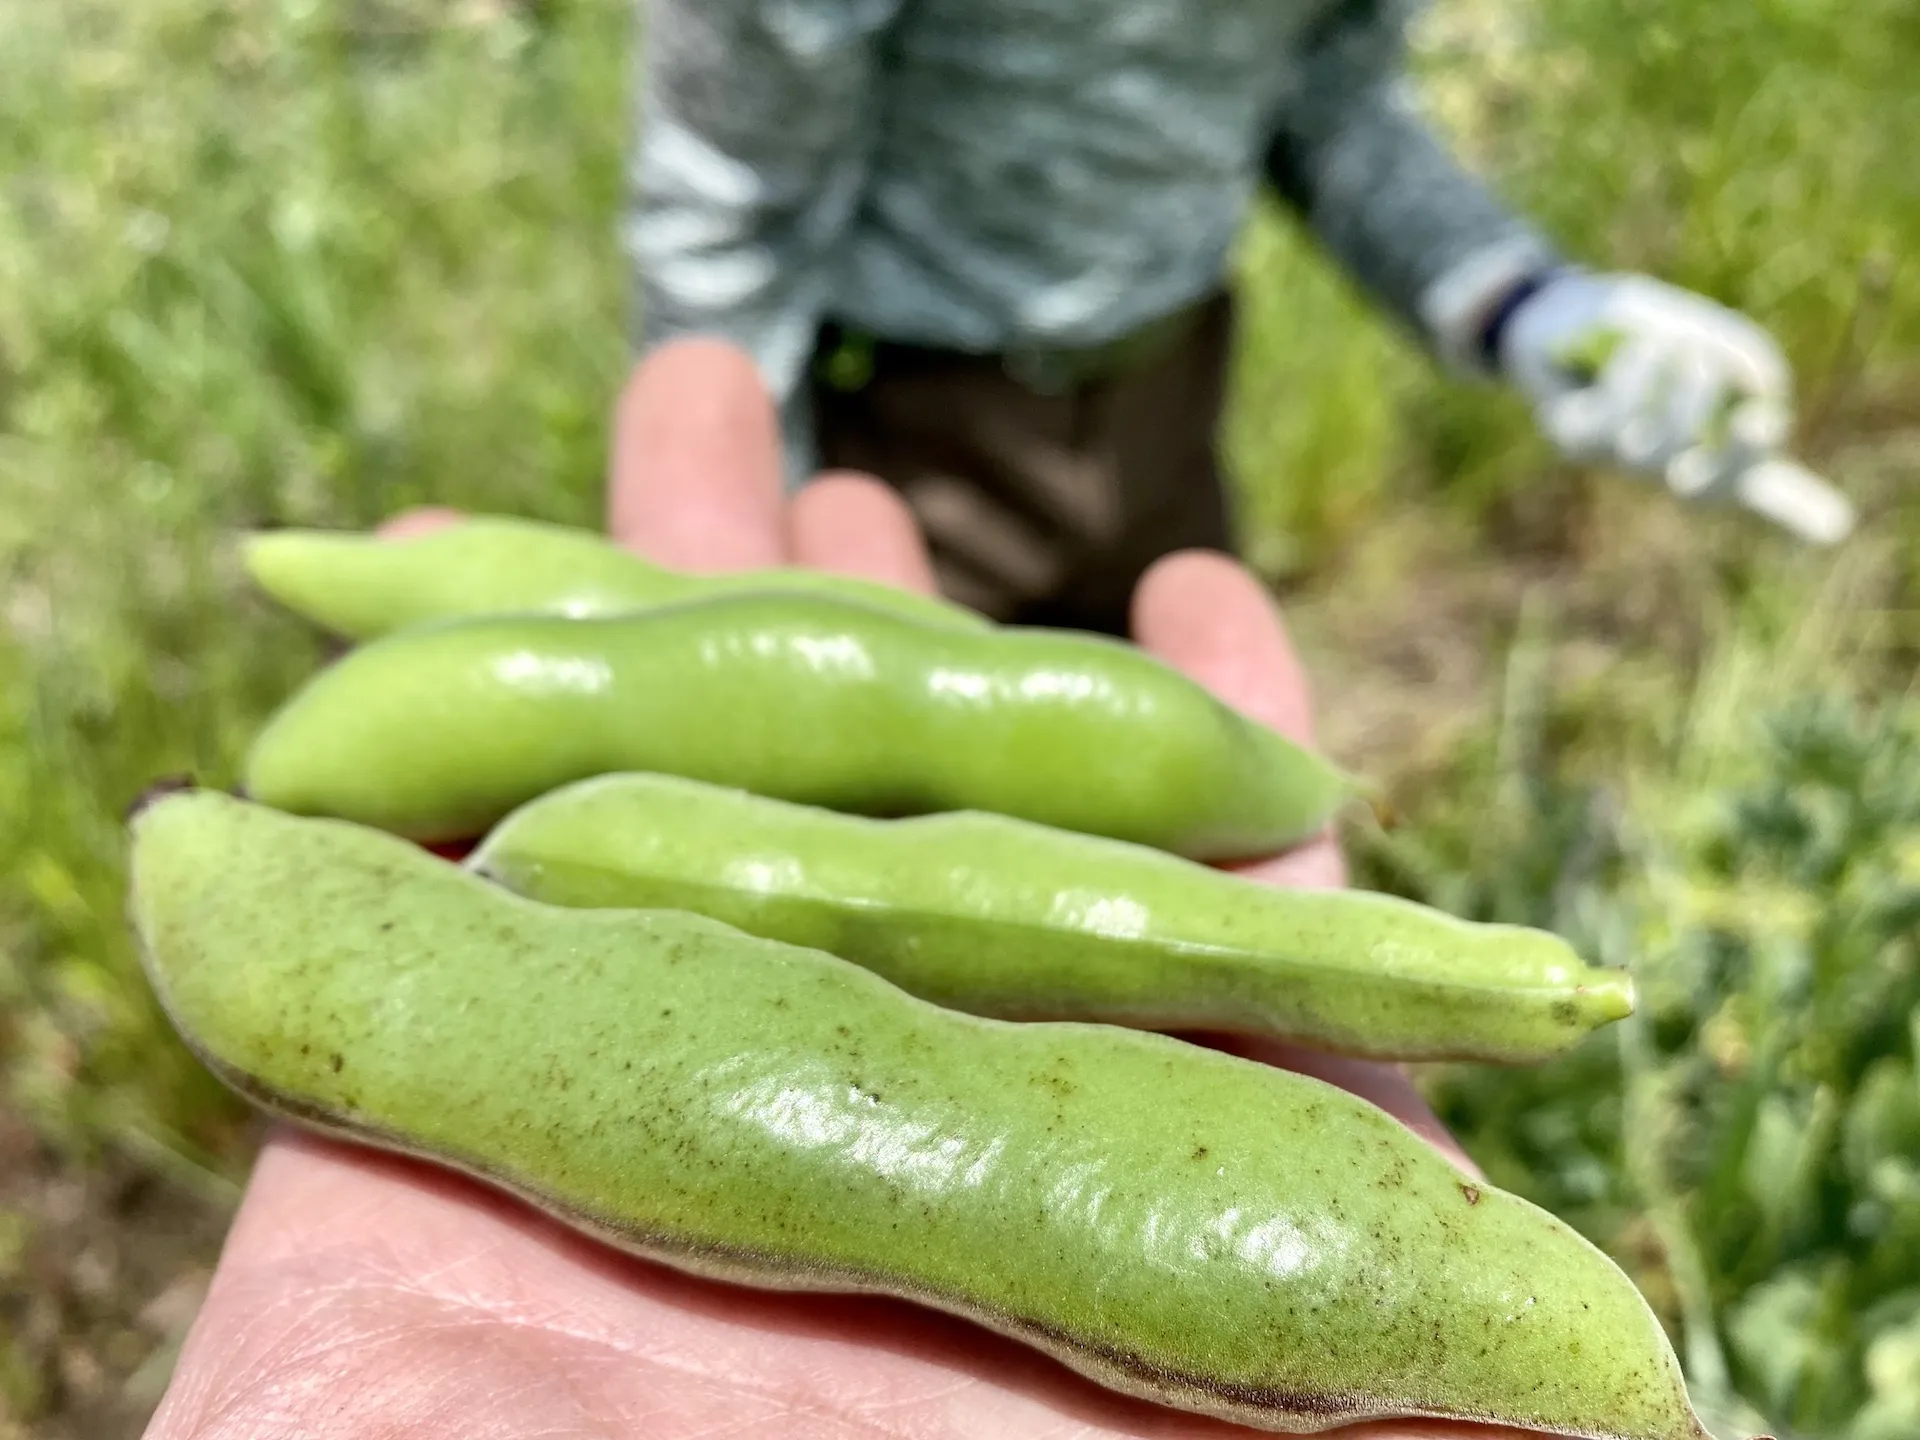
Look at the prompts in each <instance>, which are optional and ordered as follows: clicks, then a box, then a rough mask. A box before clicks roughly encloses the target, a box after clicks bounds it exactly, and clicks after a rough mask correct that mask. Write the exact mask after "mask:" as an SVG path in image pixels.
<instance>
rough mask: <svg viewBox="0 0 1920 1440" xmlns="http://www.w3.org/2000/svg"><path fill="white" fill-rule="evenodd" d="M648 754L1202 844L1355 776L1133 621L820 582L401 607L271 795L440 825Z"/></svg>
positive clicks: (391, 825)
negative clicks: (1081, 626) (1114, 628)
mask: <svg viewBox="0 0 1920 1440" xmlns="http://www.w3.org/2000/svg"><path fill="white" fill-rule="evenodd" d="M632 770H651V771H658V772H660V773H663V774H670V775H684V776H686V777H688V778H690V779H696V780H709V781H713V782H715V783H717V784H724V785H734V786H737V787H739V788H741V789H743V790H751V791H753V792H754V793H756V794H761V795H770V796H774V797H777V798H780V799H786V800H796V801H804V802H807V803H810V804H816V805H824V806H827V807H828V808H831V809H836V810H849V811H856V812H860V813H864V814H890V815H902V814H920V813H925V812H929V811H937V810H987V811H993V812H995V813H999V814H1006V815H1017V816H1021V817H1023V818H1026V819H1030V820H1037V821H1041V822H1044V823H1047V824H1052V825H1057V826H1060V827H1061V828H1063V829H1068V830H1083V831H1087V832H1089V833H1092V834H1100V835H1111V836H1113V837H1115V838H1117V839H1124V840H1133V841H1137V842H1139V843H1142V844H1148V845H1154V846H1157V847H1159V848H1162V849H1168V850H1176V851H1179V852H1181V853H1183V854H1189V855H1193V856H1196V857H1198V858H1202V859H1224V858H1234V857H1239V856H1246V855H1260V854H1270V853H1272V852H1274V851H1276V850H1279V849H1281V848H1283V847H1284V846H1286V845H1288V844H1290V843H1292V842H1294V841H1297V840H1299V839H1301V838H1303V837H1304V836H1307V835H1310V834H1312V833H1313V832H1314V831H1315V830H1317V829H1319V828H1320V826H1321V825H1322V824H1324V823H1325V821H1326V819H1327V817H1328V815H1329V813H1330V812H1331V811H1332V810H1333V808H1334V807H1335V806H1336V805H1337V804H1338V803H1339V801H1340V800H1341V798H1342V797H1343V794H1344V792H1345V784H1344V781H1343V779H1342V777H1341V776H1340V775H1339V774H1338V773H1337V772H1336V771H1334V770H1333V769H1332V767H1330V766H1329V765H1327V764H1326V762H1324V761H1323V760H1321V759H1319V758H1318V757H1316V756H1314V755H1311V754H1309V753H1308V752H1307V751H1305V750H1303V749H1302V748H1300V747H1299V746H1297V745H1294V744H1293V743H1292V742H1290V741H1288V740H1287V739H1285V738H1284V737H1282V736H1281V735H1278V734H1276V733H1275V732H1274V731H1272V730H1269V729H1267V728H1266V727H1265V726H1262V725H1259V724H1256V723H1255V722H1254V721H1253V720H1251V719H1248V718H1247V717H1245V716H1243V715H1241V714H1239V713H1238V712H1236V711H1234V710H1231V709H1229V708H1228V707H1227V706H1225V705H1223V704H1221V703H1220V702H1219V701H1218V700H1216V699H1214V698H1213V696H1211V695H1209V694H1208V693H1207V692H1206V691H1205V690H1203V689H1202V688H1201V687H1200V686H1198V685H1196V684H1195V683H1194V682H1192V681H1191V680H1188V679H1187V678H1186V677H1185V676H1184V675H1181V674H1180V673H1179V672H1177V671H1175V670H1173V669H1170V668H1169V667H1167V666H1165V665H1162V664H1160V663H1159V662H1158V661H1156V660H1154V659H1152V658H1151V657H1149V656H1147V655H1145V654H1143V653H1141V652H1140V651H1138V650H1136V649H1134V648H1133V647H1132V646H1129V645H1123V644H1121V643H1119V642H1118V641H1113V640H1107V639H1105V638H1103V637H1098V636H1091V635H1076V634H1069V633H1066V632H1063V631H1049V630H1019V629H999V630H988V631H982V632H979V633H975V632H972V631H966V630H940V629H934V628H933V627H931V626H926V625H920V624H916V623H915V622H913V621H911V620H907V619H903V618H902V617H900V616H897V615H889V614H886V613H884V612H882V611H878V610H873V609H870V608H868V607H866V606H863V605H857V604H853V603H850V602H847V601H844V600H831V599H827V598H825V597H822V596H799V595H756V594H749V595H736V596H727V597H722V598H719V599H713V600H701V601H693V602H689V603H687V604H682V605H676V606H672V607H669V608H666V609H661V610H651V611H647V612H645V613H642V614H637V615H625V616H618V617H612V618H605V619H590V620H569V619H561V618H554V617H539V616H535V617H499V618H493V619H477V620H462V621H449V622H446V623H444V624H440V625H435V626H430V627H425V628H422V629H418V630H407V631H402V632H401V633H399V634H397V635H390V636H388V637H387V638H386V639H384V640H377V641H375V642H374V643H373V644H371V645H368V646H364V647H362V648H360V649H358V650H355V651H353V652H352V653H351V654H349V655H347V656H346V657H345V658H344V659H342V660H341V661H339V662H338V663H337V664H335V665H333V666H332V667H330V668H329V669H327V670H325V671H323V672H322V673H320V674H319V675H318V676H316V677H314V679H313V680H312V681H311V682H309V684H308V685H307V687H306V688H305V689H304V690H302V691H301V692H300V693H299V694H297V695H296V696H295V697H294V698H293V699H292V700H291V701H289V702H288V703H287V704H286V705H285V706H284V707H283V708H282V709H281V711H280V713H279V714H278V715H276V716H275V717H274V718H273V720H272V721H271V723H270V724H269V725H268V726H267V727H266V729H265V730H264V731H263V732H262V733H261V734H260V735H259V736H258V737H257V739H256V741H255V743H254V746H253V750H252V753H251V754H250V755H249V757H248V760H247V767H246V788H247V791H248V793H250V794H251V795H252V796H253V797H254V798H256V799H258V800H262V801H265V802H266V803H267V804H269V805H273V806H276V807H278V808H279V809H282V810H290V811H294V812H296V813H300V814H322V815H332V816H335V817H338V818H340V819H343V820H357V821H360V822H362V823H364V824H369V825H377V826H379V827H380V828H382V829H387V830H393V831H396V832H397V833H399V834H402V835H406V836H409V837H411V838H414V839H419V840H428V841H432V840H443V839H458V838H465V837H471V836H477V835H479V834H480V833H481V832H482V831H484V830H485V829H486V828H487V827H488V826H490V825H492V824H493V823H494V822H495V821H497V820H499V819H500V818H501V817H502V816H504V815H505V814H506V813H507V812H508V811H509V810H511V809H513V808H514V807H515V806H517V805H521V804H524V803H525V802H526V801H528V800H531V799H533V798H534V797H535V796H537V795H542V794H545V793H546V792H547V791H549V790H552V789H554V788H556V787H557V786H560V785H563V784H565V783H567V782H568V781H570V780H581V779H586V778H587V777H589V776H593V775H602V774H607V773H609V772H613V771H632Z"/></svg>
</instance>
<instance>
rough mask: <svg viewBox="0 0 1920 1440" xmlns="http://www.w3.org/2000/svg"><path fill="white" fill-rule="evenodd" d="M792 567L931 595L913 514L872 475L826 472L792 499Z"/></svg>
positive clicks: (929, 576)
mask: <svg viewBox="0 0 1920 1440" xmlns="http://www.w3.org/2000/svg"><path fill="white" fill-rule="evenodd" d="M787 545H788V549H789V551H790V553H791V554H792V556H793V559H794V562H795V563H796V564H800V565H806V566H809V567H811V568H813V569H816V570H828V571H832V572H834V573H835V574H840V575H857V576H860V577H861V578H863V579H867V580H877V581H879V582H881V583H882V584H887V585H894V586H897V587H899V588H900V589H902V590H912V591H916V592H918V593H920V594H923V595H931V594H934V593H935V591H936V590H937V588H938V586H937V583H936V581H935V579H934V574H933V562H932V561H931V560H930V559H929V558H928V556H927V547H926V544H925V542H924V541H923V540H922V539H921V536H920V527H919V526H918V525H917V524H916V523H915V521H914V518H913V511H912V510H911V509H910V508H909V507H908V505H907V502H906V501H905V500H903V499H902V498H901V497H900V496H899V494H897V493H896V492H895V491H894V490H893V489H892V487H890V486H888V485H887V484H885V483H884V482H882V481H880V480H876V479H875V478H874V477H873V476H871V475H862V474H858V473H856V472H853V471H845V470H842V471H829V472H827V473H825V474H823V475H821V476H820V477H819V478H818V479H816V480H814V481H813V482H812V483H811V484H809V485H807V486H806V488H805V489H803V490H801V492H800V493H799V494H798V495H796V496H795V497H794V500H793V504H792V505H791V506H790V507H788V512H787Z"/></svg>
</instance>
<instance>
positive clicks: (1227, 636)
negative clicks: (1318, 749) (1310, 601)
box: [1131, 550, 1313, 745]
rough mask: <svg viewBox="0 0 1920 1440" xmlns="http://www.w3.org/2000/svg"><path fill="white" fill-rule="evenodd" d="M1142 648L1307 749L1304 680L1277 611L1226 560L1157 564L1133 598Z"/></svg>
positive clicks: (1195, 555)
mask: <svg viewBox="0 0 1920 1440" xmlns="http://www.w3.org/2000/svg"><path fill="white" fill-rule="evenodd" d="M1131 618H1132V627H1133V635H1134V639H1135V640H1136V641H1137V642H1138V643H1139V645H1140V648H1141V649H1143V650H1145V651H1147V652H1148V653H1150V654H1153V655H1157V656H1158V657H1159V658H1160V659H1162V660H1164V661H1166V662H1167V663H1168V664H1169V665H1172V666H1173V667H1174V668H1176V669H1178V670H1182V671H1185V672H1186V673H1187V674H1188V675H1191V676H1192V677H1193V678H1194V679H1196V680H1198V681H1199V682H1200V683H1201V684H1202V685H1205V686H1206V687H1207V688H1208V689H1209V690H1211V691H1212V692H1213V693H1214V694H1215V695H1218V696H1219V697H1220V698H1221V699H1222V700H1224V701H1226V702H1227V703H1228V704H1229V705H1231V706H1233V707H1234V708H1235V709H1237V710H1240V711H1243V712H1244V713H1246V714H1248V715H1251V716H1252V717H1253V718H1254V719H1256V720H1259V721H1261V722H1262V723H1264V724H1267V725H1271V726H1272V727H1273V728H1274V729H1276V730H1278V731H1279V732H1280V733H1281V734H1283V735H1285V736H1287V737H1288V738H1289V739H1292V740H1296V741H1298V742H1299V743H1301V744H1303V745H1311V744H1312V743H1313V704H1312V700H1311V697H1310V696H1309V694H1308V691H1307V677H1306V672H1305V670H1304V669H1303V668H1302V667H1301V664H1300V658H1299V656H1298V655H1297V654H1295V653H1294V648H1293V641H1292V640H1291V639H1290V638H1289V637H1288V635H1287V630H1286V626H1285V625H1284V624H1283V623H1282V622H1281V619H1280V612H1279V610H1278V609H1277V608H1276V607H1275V606H1274V604H1273V602H1272V600H1270V599H1269V598H1268V596H1267V592H1266V590H1265V588H1264V587H1263V586H1262V585H1261V584H1260V582H1259V581H1258V580H1255V579H1254V578H1253V576H1252V575H1250V574H1248V573H1247V571H1246V570H1245V569H1244V568H1243V567H1242V566H1241V565H1239V564H1238V563H1237V562H1236V561H1234V560H1232V559H1230V558H1228V557H1227V556H1225V555H1221V554H1218V553H1217V552H1214V551H1210V550H1183V551H1180V552H1179V553H1177V554H1174V555H1169V556H1167V557H1165V558H1164V559H1162V560H1159V561H1157V562H1156V563H1155V564H1154V565H1153V566H1151V567H1150V568H1149V569H1148V570H1147V572H1146V574H1145V575H1143V576H1142V577H1141V579H1140V583H1139V585H1138V586H1137V587H1136V588H1135V590H1134V592H1133V613H1132V617H1131Z"/></svg>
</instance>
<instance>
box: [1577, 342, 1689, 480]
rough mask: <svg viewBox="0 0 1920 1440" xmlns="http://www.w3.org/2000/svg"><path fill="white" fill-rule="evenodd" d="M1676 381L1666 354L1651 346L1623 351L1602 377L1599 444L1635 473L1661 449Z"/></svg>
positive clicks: (1597, 418)
mask: <svg viewBox="0 0 1920 1440" xmlns="http://www.w3.org/2000/svg"><path fill="white" fill-rule="evenodd" d="M1671 380H1672V374H1671V366H1670V363H1669V356H1668V354H1667V351H1666V348H1665V347H1664V346H1661V345H1657V344H1652V343H1641V344H1634V345H1628V346H1626V347H1624V348H1623V349H1622V350H1621V351H1620V353H1619V354H1618V355H1617V356H1616V357H1615V358H1614V359H1613V361H1612V362H1611V363H1609V364H1608V366H1607V368H1606V370H1605V371H1604V372H1603V373H1602V374H1601V376H1600V385H1599V390H1600V400H1599V404H1598V406H1597V407H1596V411H1595V414H1594V416H1593V421H1594V423H1595V424H1597V425H1598V426H1599V427H1600V434H1599V435H1598V436H1597V437H1595V438H1596V439H1598V440H1599V441H1600V443H1601V444H1603V445H1605V446H1606V448H1608V449H1610V450H1612V452H1613V454H1614V456H1615V457H1616V459H1618V460H1619V461H1620V462H1621V463H1623V464H1625V465H1627V466H1628V467H1629V468H1631V469H1635V470H1641V469H1645V468H1646V467H1647V465H1648V464H1649V462H1650V461H1651V460H1652V459H1653V457H1654V456H1655V455H1657V454H1658V453H1659V451H1660V449H1661V446H1662V443H1663V441H1664V439H1665V425H1664V423H1663V422H1664V412H1665V404H1664V397H1665V395H1666V392H1667V389H1668V386H1669V385H1670V383H1671ZM1609 438H1610V439H1611V444H1607V441H1608V439H1609Z"/></svg>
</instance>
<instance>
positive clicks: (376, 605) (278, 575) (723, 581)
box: [240, 515, 989, 640]
mask: <svg viewBox="0 0 1920 1440" xmlns="http://www.w3.org/2000/svg"><path fill="white" fill-rule="evenodd" d="M240 553H241V559H242V563H243V564H244V565H245V566H246V570H247V574H248V575H249V576H250V577H252V579H253V582H254V583H255V584H256V585H258V586H259V587H260V588H261V589H262V590H264V591H265V592H266V593H267V594H268V595H270V596H272V597H273V598H274V599H275V600H276V601H278V602H279V603H280V604H281V605H284V606H285V607H286V608H287V609H289V610H291V611H293V612H294V613H295V614H296V615H299V616H301V617H303V618H304V619H307V620H310V621H312V622H314V623H315V624H317V625H320V626H322V627H324V628H325V629H328V630H331V631H333V632H334V633H335V634H337V635H343V636H346V637H348V638H349V639H353V640H373V639H377V638H378V637H380V636H382V635H388V634H391V633H393V632H394V631H396V630H405V629H410V628H411V627H413V626H415V625H421V624H426V623H429V622H432V621H438V620H454V619H460V618H462V617H466V616H472V615H500V614H543V613H548V614H558V615H573V616H584V615H610V614H622V613H625V612H627V611H631V610H646V609H651V608H653V607H654V606H656V605H671V604H677V603H679V602H681V601H684V600H699V599H704V598H707V597H709V596H713V595H733V594H739V593H741V592H744V591H756V590H778V591H782V592H789V591H790V592H795V593H800V594H815V595H836V596H839V597H841V598H843V599H847V600H859V601H864V602H865V603H867V604H869V605H874V606H878V607H879V608H881V609H884V610H892V611H897V612H898V613H900V614H903V615H910V616H912V617H913V618H914V619H916V620H921V621H924V622H925V623H927V624H930V625H932V624H938V625H946V626H950V627H958V628H961V629H973V630H981V629H986V628H987V626H988V623H989V622H988V621H987V619H986V618H985V617H984V616H981V615H977V614H975V613H974V612H973V611H971V610H968V609H966V608H965V607H963V606H960V605H955V604H953V603H951V602H949V601H946V600H937V599H934V598H932V597H930V596H926V595H916V594H913V593H912V592H911V591H906V590H899V589H896V588H894V587H893V586H891V585H881V584H879V583H877V582H875V581H871V580H861V579H857V578H855V577H852V576H846V575H830V574H828V573H826V572H825V571H821V570H802V569H799V568H798V567H794V568H784V567H783V568H779V569H767V570H748V571H741V572H733V573H728V574H724V575H696V574H690V573H687V572H684V571H678V570H669V569H667V568H666V567H665V566H662V565H656V564H655V563H654V562H652V561H651V560H648V559H646V558H644V557H643V556H640V555H636V554H634V553H633V552H632V551H631V550H626V549H623V548H622V547H620V546H618V545H615V544H614V543H613V542H612V541H610V540H608V539H607V538H606V537H605V536H603V535H596V534H594V533H592V532H591V531H587V530H575V529H571V528H569V527H567V526H564V525H551V524H547V523H545V522H542V521H537V520H516V519H511V518H508V517H505V516H497V515H475V516H471V517H469V518H467V519H464V520H462V521H461V522H459V523H458V524H455V525H449V526H446V527H445V528H443V529H439V530H434V531H431V532H429V533H427V534H424V535H417V536H414V537H412V538H410V539H402V540H382V539H378V538H376V537H375V536H372V535H363V534H355V533H351V532H346V531H330V530H269V531H263V532H262V533H260V534H257V535H250V536H248V537H247V538H246V540H245V541H244V542H242V545H241V552H240Z"/></svg>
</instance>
